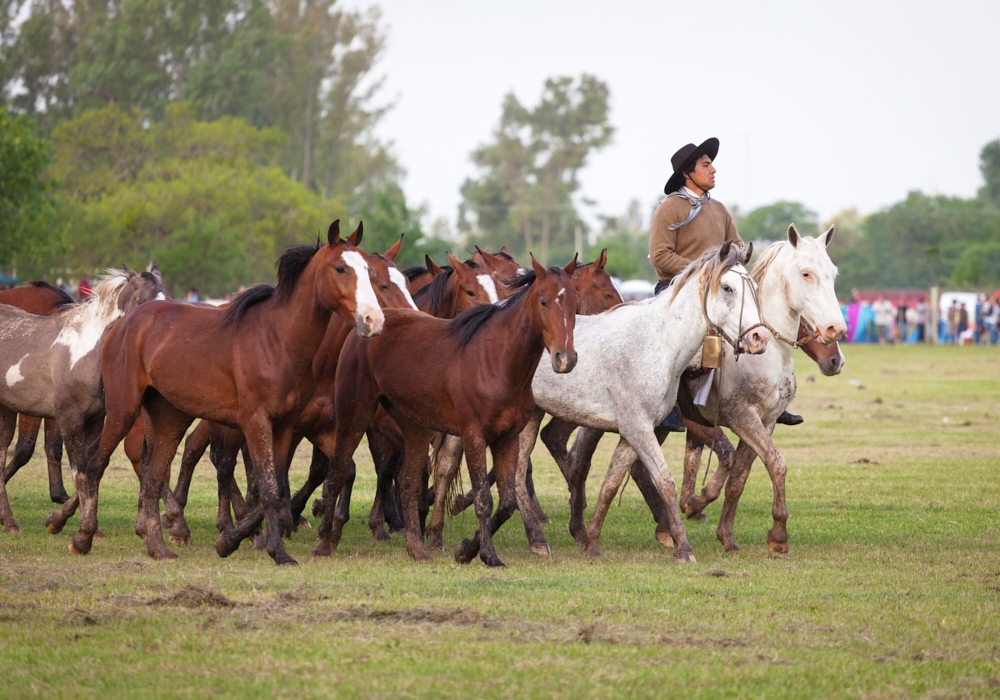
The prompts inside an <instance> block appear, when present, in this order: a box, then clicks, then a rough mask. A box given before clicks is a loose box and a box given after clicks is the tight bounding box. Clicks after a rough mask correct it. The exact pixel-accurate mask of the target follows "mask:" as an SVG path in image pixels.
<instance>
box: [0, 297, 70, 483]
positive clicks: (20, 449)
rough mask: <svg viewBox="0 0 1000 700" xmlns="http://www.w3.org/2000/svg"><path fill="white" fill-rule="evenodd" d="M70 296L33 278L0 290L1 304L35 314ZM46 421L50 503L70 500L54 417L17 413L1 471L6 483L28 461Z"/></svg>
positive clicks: (57, 306)
mask: <svg viewBox="0 0 1000 700" xmlns="http://www.w3.org/2000/svg"><path fill="white" fill-rule="evenodd" d="M74 303H75V302H74V301H73V297H71V296H70V295H69V294H67V293H66V292H64V291H63V290H61V289H59V288H58V287H55V286H53V285H51V284H49V283H48V282H43V281H41V280H36V281H34V282H28V283H27V284H26V285H25V286H23V287H14V288H13V289H4V290H0V304H8V305H10V306H15V307H17V308H19V309H21V310H23V311H27V312H28V313H29V314H35V315H36V316H52V315H54V314H56V313H58V312H59V311H60V310H61V309H63V308H64V307H65V306H67V305H69V304H74ZM43 420H44V421H45V457H46V461H47V462H48V470H49V498H51V499H52V502H53V503H65V502H66V501H68V500H69V494H68V493H66V487H65V486H64V484H63V475H62V464H61V462H62V451H63V443H62V433H60V432H59V423H58V422H57V421H56V420H55V419H53V418H45V419H42V418H36V417H35V416H28V415H25V414H23V413H22V414H21V415H19V416H18V417H17V444H15V445H14V454H13V455H11V458H10V462H8V464H7V467H6V469H5V470H4V472H3V481H4V483H5V484H6V483H7V482H8V481H10V480H11V477H13V476H14V475H15V474H17V472H18V470H19V469H20V468H21V467H23V466H24V465H25V464H27V463H28V460H30V459H31V455H33V454H34V453H35V444H36V442H37V441H38V431H39V429H40V428H41V426H42V421H43Z"/></svg>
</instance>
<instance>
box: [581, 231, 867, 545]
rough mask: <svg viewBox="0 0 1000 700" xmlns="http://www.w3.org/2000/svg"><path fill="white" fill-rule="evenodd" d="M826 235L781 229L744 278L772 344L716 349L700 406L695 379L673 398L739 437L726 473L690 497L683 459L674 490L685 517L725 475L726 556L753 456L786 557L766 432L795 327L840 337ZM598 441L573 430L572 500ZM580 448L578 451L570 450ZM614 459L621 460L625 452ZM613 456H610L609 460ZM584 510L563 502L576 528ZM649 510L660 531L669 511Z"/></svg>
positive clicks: (773, 532) (786, 377)
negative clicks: (741, 353) (767, 481)
mask: <svg viewBox="0 0 1000 700" xmlns="http://www.w3.org/2000/svg"><path fill="white" fill-rule="evenodd" d="M833 235H834V229H833V227H832V226H831V227H830V229H829V230H827V231H826V232H825V233H823V234H821V235H820V236H818V237H817V238H809V237H802V236H800V235H799V233H798V231H797V230H796V229H795V226H794V225H792V226H789V227H788V241H787V242H786V241H781V242H779V243H775V244H773V245H771V246H769V247H768V248H767V249H766V250H765V251H764V253H763V254H762V255H761V256H760V259H759V260H758V261H757V264H756V265H755V266H754V269H753V272H752V273H751V276H752V277H753V279H754V281H755V282H756V283H757V285H758V299H759V300H760V306H761V309H763V314H764V323H765V325H766V326H767V328H768V330H770V331H771V334H772V335H773V336H774V337H775V339H776V341H778V342H773V343H769V345H768V347H767V349H766V350H765V351H764V353H763V354H761V355H758V356H756V357H752V358H744V359H743V360H742V361H739V362H737V361H736V358H735V357H733V354H732V353H731V352H728V351H727V349H726V348H723V350H724V353H723V360H722V367H721V368H720V369H719V370H717V371H716V372H715V375H714V377H713V378H712V388H711V390H710V392H709V394H708V400H707V402H706V404H705V405H704V406H696V405H694V402H693V400H692V397H693V396H694V394H695V393H696V391H697V386H696V385H695V383H696V381H697V380H682V382H683V385H682V387H681V389H680V392H679V395H678V399H679V403H680V405H681V412H682V414H683V415H684V416H685V417H686V418H689V419H691V420H697V422H699V423H701V424H703V425H708V426H712V425H721V426H724V427H727V428H729V429H731V430H732V431H733V432H735V433H736V435H737V436H738V437H739V438H740V442H739V445H738V446H737V449H736V454H735V456H734V457H733V460H732V470H731V472H730V471H729V470H727V469H726V467H727V466H728V465H727V464H726V463H723V462H720V468H719V469H717V470H716V472H715V475H714V476H713V478H712V480H711V481H710V482H709V484H708V485H707V486H706V487H705V488H704V489H703V490H702V493H701V494H700V495H698V496H694V495H693V492H694V481H695V479H696V478H697V461H692V462H691V464H688V463H687V461H686V463H685V473H684V487H683V488H682V491H681V503H680V506H681V509H682V510H683V511H684V512H685V513H686V514H687V515H688V516H689V517H690V516H693V515H696V514H697V513H700V512H701V511H702V509H704V508H705V506H707V505H708V504H709V503H711V502H712V501H714V500H715V499H716V498H718V496H719V493H720V492H721V490H722V486H723V485H724V484H725V482H726V480H727V478H728V485H727V486H726V500H725V504H724V505H723V508H722V516H721V518H720V521H719V527H718V530H717V536H718V538H719V540H720V541H721V542H722V544H723V546H724V547H725V550H726V551H727V552H735V551H739V549H740V548H739V545H737V544H736V542H735V541H734V540H733V522H734V520H735V518H736V508H737V505H738V503H739V498H740V495H741V494H742V493H743V488H744V486H745V485H746V480H747V477H748V476H749V473H750V466H751V465H752V464H753V461H754V459H755V458H756V457H757V456H758V455H759V456H760V458H761V460H762V461H763V462H764V466H765V468H766V469H767V471H768V475H769V476H770V477H771V484H772V487H773V504H772V509H771V513H772V516H773V518H774V526H773V527H772V528H771V529H770V530H769V531H768V533H767V545H768V547H769V548H770V549H771V551H772V552H775V553H777V554H784V553H787V552H788V531H787V528H786V523H787V521H788V508H787V506H786V503H785V475H786V473H787V466H786V464H785V460H784V458H783V457H782V455H781V452H780V451H779V450H778V448H777V447H776V446H775V444H774V442H773V441H772V439H771V433H772V431H773V430H774V425H775V421H776V420H777V418H778V416H780V415H781V413H782V411H784V410H785V409H786V408H787V407H788V404H789V403H790V402H791V400H792V399H793V398H794V397H795V388H796V387H795V365H794V361H793V359H794V358H793V357H792V354H793V352H794V350H795V348H796V347H797V345H798V344H799V343H797V342H796V338H797V337H798V330H799V323H800V322H804V323H805V324H806V325H807V326H808V327H810V328H813V329H815V330H813V331H812V335H813V336H815V337H816V338H818V339H819V340H820V341H821V342H823V343H833V342H836V341H837V340H839V339H840V338H842V337H843V335H844V334H845V333H846V332H847V325H846V324H845V323H844V318H843V315H842V314H841V311H840V304H839V302H838V301H837V295H836V292H835V291H834V279H835V278H836V276H837V268H836V266H835V265H834V264H833V262H832V261H831V260H830V256H829V255H828V254H827V252H826V246H828V245H829V244H830V241H832V240H833ZM599 439H600V435H595V434H593V431H586V432H585V431H584V430H581V431H580V434H579V435H578V437H577V442H576V444H575V445H574V449H573V451H572V453H571V455H572V456H571V459H572V465H571V477H570V481H571V482H572V483H571V484H570V491H571V493H577V494H578V496H579V495H581V494H582V493H583V491H584V489H585V482H586V478H587V475H586V472H587V471H588V469H589V466H588V465H589V461H590V454H588V452H592V450H593V447H596V444H597V441H598V440H599ZM580 446H583V447H582V448H581V449H577V448H578V447H580ZM620 456H621V457H622V459H625V458H627V455H620ZM618 457H619V455H618V454H616V459H617V458H618ZM633 459H634V457H633ZM636 466H638V465H636ZM574 489H578V491H574ZM647 490H648V491H651V490H652V489H647ZM574 500H575V502H574ZM654 500H655V499H654ZM585 505H586V498H585V497H579V498H577V499H571V509H572V510H573V511H574V512H573V517H575V518H576V521H577V522H578V523H579V522H582V517H583V512H582V511H583V508H584V507H585ZM651 506H652V508H653V511H654V514H655V515H656V517H657V520H658V521H659V522H660V528H661V529H662V528H663V526H664V525H665V524H666V523H667V522H669V521H668V520H667V518H668V514H669V512H670V507H669V506H665V504H664V503H662V502H660V503H653V504H651Z"/></svg>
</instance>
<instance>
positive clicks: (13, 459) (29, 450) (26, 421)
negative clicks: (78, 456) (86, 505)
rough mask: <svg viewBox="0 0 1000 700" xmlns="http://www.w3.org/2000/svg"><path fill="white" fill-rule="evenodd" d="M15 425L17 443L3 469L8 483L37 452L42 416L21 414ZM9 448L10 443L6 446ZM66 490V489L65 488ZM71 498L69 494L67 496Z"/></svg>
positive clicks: (5, 481)
mask: <svg viewBox="0 0 1000 700" xmlns="http://www.w3.org/2000/svg"><path fill="white" fill-rule="evenodd" d="M15 425H16V426H17V443H16V444H15V445H14V451H13V454H11V456H10V462H9V463H7V466H6V468H4V470H3V482H4V484H6V483H7V482H9V481H10V480H11V479H12V478H13V477H14V475H15V474H17V472H18V471H19V470H20V469H21V467H23V466H24V465H25V464H27V463H28V462H29V461H30V460H31V456H32V455H33V454H34V453H35V444H36V443H37V441H38V429H39V428H40V427H41V425H42V419H41V418H35V417H34V416H25V415H23V414H22V415H20V416H17V417H16V419H15ZM8 443H9V441H8ZM4 447H5V448H6V449H8V450H9V448H10V445H9V444H8V445H5V446H4ZM4 463H5V462H4V461H0V467H2V466H3V464H4ZM51 476H52V474H51V468H50V473H49V495H50V496H51V495H52V478H51ZM59 483H60V485H61V484H62V473H61V472H60V474H59ZM64 492H65V490H64ZM66 500H69V496H67V497H66ZM66 500H62V501H56V503H65V502H66Z"/></svg>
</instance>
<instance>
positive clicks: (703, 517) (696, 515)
mask: <svg viewBox="0 0 1000 700" xmlns="http://www.w3.org/2000/svg"><path fill="white" fill-rule="evenodd" d="M687 518H688V520H697V521H698V522H700V523H704V522H708V516H707V515H705V514H704V513H689V514H688V516H687Z"/></svg>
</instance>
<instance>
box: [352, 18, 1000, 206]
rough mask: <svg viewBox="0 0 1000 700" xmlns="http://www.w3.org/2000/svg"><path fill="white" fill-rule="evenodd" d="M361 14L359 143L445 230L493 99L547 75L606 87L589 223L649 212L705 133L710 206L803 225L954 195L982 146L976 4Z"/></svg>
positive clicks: (994, 66)
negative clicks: (768, 208)
mask: <svg viewBox="0 0 1000 700" xmlns="http://www.w3.org/2000/svg"><path fill="white" fill-rule="evenodd" d="M370 4H371V3H368V2H365V1H364V0H352V1H349V3H348V5H349V6H354V7H359V8H361V7H367V6H369V5H370ZM377 4H378V5H379V7H381V9H382V12H383V23H384V24H385V25H387V28H388V32H389V33H388V37H389V38H388V49H387V51H386V53H385V56H384V58H383V60H382V61H381V63H380V64H379V70H380V72H381V73H383V74H385V75H386V77H387V80H386V87H385V91H384V93H383V97H384V98H394V99H395V100H396V107H395V109H394V110H393V111H392V112H391V113H390V114H389V116H387V117H386V119H385V121H384V123H383V124H382V125H381V127H380V129H379V134H380V136H381V137H383V138H385V139H390V140H392V141H393V142H394V143H395V150H396V153H397V154H398V156H399V158H400V160H401V162H402V164H403V166H404V167H405V168H406V170H407V173H408V175H407V178H406V180H405V189H406V193H407V197H408V199H409V200H411V201H412V202H413V203H415V204H419V203H425V204H426V205H427V206H428V207H429V210H430V213H431V216H433V217H436V216H441V215H444V216H446V217H447V218H448V219H449V220H451V221H452V222H454V220H455V218H456V211H457V207H458V204H459V200H460V195H459V187H460V185H461V183H462V181H463V180H464V179H465V178H466V177H468V176H470V175H473V174H474V173H475V169H474V168H473V166H472V164H471V163H470V161H469V154H470V152H471V151H472V150H473V149H474V148H475V147H476V146H477V145H479V144H481V143H483V142H485V141H486V140H488V139H489V137H490V134H491V131H492V129H493V128H494V127H495V126H496V124H497V122H498V121H499V117H500V104H501V100H502V99H503V96H504V94H505V93H507V92H509V91H513V92H514V93H515V94H516V95H517V97H518V99H520V100H521V101H522V103H525V104H527V105H529V106H531V105H534V104H535V103H536V102H537V100H538V99H539V97H540V94H541V89H542V84H543V82H544V81H545V79H546V78H547V77H550V76H560V75H570V76H579V75H580V74H581V73H590V74H593V75H595V76H597V77H598V78H600V79H601V80H604V81H606V82H607V83H608V85H609V87H610V89H611V122H612V124H613V125H614V126H615V128H616V133H615V137H614V141H613V143H612V144H611V145H610V146H608V147H606V148H605V149H604V150H603V151H601V152H599V153H597V154H596V155H594V156H592V158H591V160H590V162H589V164H588V166H587V167H586V168H585V169H584V170H583V171H582V172H581V177H580V179H581V182H582V187H581V189H580V196H583V197H588V198H591V199H594V200H597V202H598V204H597V205H596V206H595V207H594V208H593V209H591V211H596V212H600V213H606V214H617V213H621V212H623V211H624V210H625V208H626V207H627V205H628V202H629V201H630V200H631V199H633V198H638V199H639V200H640V201H641V202H642V203H643V205H644V209H647V208H649V207H651V206H652V205H653V204H654V203H655V202H656V201H657V199H658V197H659V196H661V195H662V188H663V184H664V182H665V181H666V179H667V177H668V176H669V174H670V165H669V163H670V156H671V154H673V152H674V151H675V150H677V149H678V148H679V147H680V146H682V145H684V144H685V143H688V142H695V143H697V142H700V141H702V140H704V139H705V138H707V137H709V136H716V137H718V138H719V139H720V140H721V142H722V145H721V149H720V151H719V156H718V158H717V161H716V166H717V167H718V169H719V173H718V175H717V178H716V182H717V186H716V189H715V191H714V193H713V194H714V195H715V196H716V197H717V198H718V199H719V200H721V201H722V202H724V203H726V204H727V205H729V206H730V207H732V206H733V205H738V206H739V207H740V208H741V209H742V210H743V211H744V212H745V211H747V210H749V209H752V208H754V207H757V206H761V205H763V204H770V203H772V202H775V201H777V200H780V199H787V200H793V201H799V202H803V203H804V204H806V205H807V206H808V207H810V208H812V209H814V210H815V211H817V212H819V213H820V215H821V216H822V217H828V216H830V215H832V214H834V213H835V212H837V211H839V210H840V209H842V208H845V207H851V206H854V207H857V208H858V209H859V210H860V211H861V212H862V213H870V212H872V211H875V210H878V209H880V208H882V207H885V206H887V205H889V204H892V203H894V202H896V201H899V200H900V199H902V198H903V197H905V195H906V193H907V192H908V191H910V190H914V189H920V190H923V191H925V192H930V193H940V194H948V195H958V196H963V197H969V196H973V195H974V194H975V193H976V190H977V189H978V188H979V187H980V186H981V175H980V172H979V151H980V149H981V148H982V147H983V145H984V144H985V143H987V142H988V141H991V140H993V139H996V138H998V137H1000V2H996V1H985V0H984V1H981V2H956V1H954V0H952V1H950V2H947V3H941V2H925V1H922V0H921V1H912V0H911V1H909V2H872V1H869V2H845V1H843V0H840V1H839V2H836V3H829V2H828V3H806V2H752V3H751V2H736V1H720V0H716V1H715V2H711V3H704V2H701V3H695V2H688V3H680V2H664V1H660V2H588V1H585V0H575V1H574V2H545V1H542V0H534V1H533V2H521V1H519V0H507V1H506V2H502V3H486V2H469V1H467V0H466V1H463V2H446V1H443V0H435V1H434V2H419V3H418V2H413V1H412V0H380V1H379V2H378V3H377Z"/></svg>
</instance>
